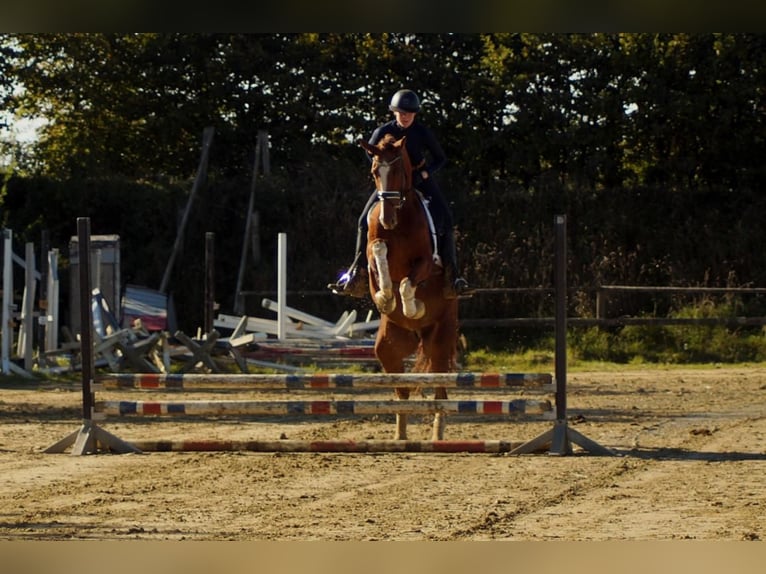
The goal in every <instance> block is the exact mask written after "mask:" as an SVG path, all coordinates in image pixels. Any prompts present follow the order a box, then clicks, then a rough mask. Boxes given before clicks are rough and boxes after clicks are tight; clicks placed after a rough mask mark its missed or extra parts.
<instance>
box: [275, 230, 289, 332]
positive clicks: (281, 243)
mask: <svg viewBox="0 0 766 574" xmlns="http://www.w3.org/2000/svg"><path fill="white" fill-rule="evenodd" d="M287 321H288V318H287V234H286V233H280V234H279V235H278V236H277V338H278V339H279V340H280V341H282V340H284V339H286V338H287Z"/></svg>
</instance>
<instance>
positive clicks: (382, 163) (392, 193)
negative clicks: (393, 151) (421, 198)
mask: <svg viewBox="0 0 766 574" xmlns="http://www.w3.org/2000/svg"><path fill="white" fill-rule="evenodd" d="M401 159H402V155H401V154H399V155H397V156H396V157H395V158H394V159H391V160H383V159H380V158H379V157H376V158H375V161H376V162H377V163H376V166H377V168H376V169H377V170H378V171H381V168H383V171H385V170H388V169H391V167H392V166H393V165H394V164H395V163H396V162H398V161H400V160H401ZM378 178H379V179H380V180H382V179H383V178H382V177H380V174H378ZM406 185H407V175H406V174H405V172H404V170H402V185H401V187H402V189H400V190H387V189H379V190H378V199H379V200H381V201H385V200H387V199H393V200H397V201H398V202H399V204H398V206H397V207H401V205H402V203H404V188H405V187H406Z"/></svg>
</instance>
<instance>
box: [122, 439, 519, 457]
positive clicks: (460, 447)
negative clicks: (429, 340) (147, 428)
mask: <svg viewBox="0 0 766 574" xmlns="http://www.w3.org/2000/svg"><path fill="white" fill-rule="evenodd" d="M132 444H133V445H134V446H135V447H136V448H139V449H140V450H141V451H142V452H213V451H224V452H226V451H250V452H337V453H343V452H347V453H365V452H392V453H396V452H423V453H428V452H431V453H488V454H501V453H508V452H511V451H512V450H513V449H514V448H516V447H518V446H519V445H520V444H521V443H516V442H510V441H502V440H462V441H461V440H453V441H450V440H442V441H417V440H360V441H355V440H288V439H285V440H244V441H236V440H235V441H230V440H139V441H134V442H133V443H132Z"/></svg>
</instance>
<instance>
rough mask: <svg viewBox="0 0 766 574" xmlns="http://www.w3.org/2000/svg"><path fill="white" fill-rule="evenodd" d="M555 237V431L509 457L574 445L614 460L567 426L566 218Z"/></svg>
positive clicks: (566, 450)
mask: <svg viewBox="0 0 766 574" xmlns="http://www.w3.org/2000/svg"><path fill="white" fill-rule="evenodd" d="M554 226H555V230H556V237H555V241H556V243H555V262H554V268H555V278H554V282H555V292H556V317H555V325H556V334H555V339H556V347H555V355H556V356H555V363H556V365H555V374H556V421H555V422H554V425H553V428H552V429H549V430H547V431H545V432H544V433H543V434H541V435H540V436H538V437H536V438H533V439H532V440H530V441H528V442H526V443H524V444H522V445H521V446H519V447H517V448H514V449H512V450H511V451H510V454H530V453H534V452H539V451H540V450H542V449H543V448H545V447H546V446H549V445H550V450H549V451H548V454H551V455H557V456H564V455H571V454H572V443H575V444H576V445H579V446H580V447H582V448H583V449H585V450H586V451H588V452H589V453H591V454H597V455H608V456H612V455H614V454H615V453H614V452H612V451H611V450H609V449H608V448H606V447H604V446H601V445H600V444H598V443H597V442H595V441H593V440H591V439H589V438H587V437H586V436H584V435H583V434H582V433H580V432H578V431H576V430H574V429H571V428H569V426H568V425H567V218H566V215H556V216H555V218H554Z"/></svg>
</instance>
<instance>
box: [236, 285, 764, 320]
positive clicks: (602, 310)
mask: <svg viewBox="0 0 766 574" xmlns="http://www.w3.org/2000/svg"><path fill="white" fill-rule="evenodd" d="M568 292H569V294H570V296H571V295H574V294H578V293H585V294H587V295H589V296H595V300H596V307H595V308H596V316H595V317H569V318H568V319H567V323H568V324H569V325H573V326H586V327H589V326H598V327H619V326H626V325H698V326H703V325H722V326H726V327H757V326H763V325H766V317H747V316H738V317H634V316H620V317H608V316H607V313H606V302H607V299H608V297H609V296H610V295H616V294H620V293H630V294H648V295H651V294H679V295H704V294H709V295H754V296H758V295H766V287H680V286H666V285H600V286H588V287H570V288H569V289H568ZM554 293H555V289H554V288H553V287H495V288H478V289H475V290H474V291H473V296H474V297H481V296H492V295H508V294H538V295H550V296H552V295H553V294H554ZM243 295H247V296H254V297H255V296H257V297H268V296H274V295H275V292H274V291H247V292H243ZM287 295H288V296H298V297H307V296H328V295H329V296H333V295H332V294H331V293H329V292H328V291H288V292H287ZM554 321H555V318H554V317H552V316H551V317H502V318H463V319H461V321H460V326H461V327H519V326H551V325H553V324H554Z"/></svg>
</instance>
